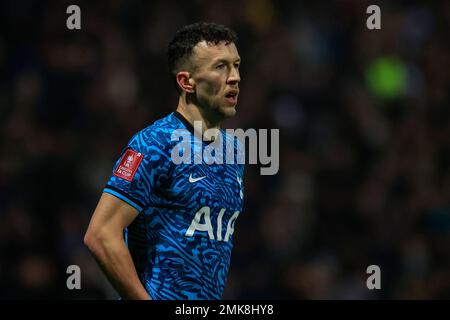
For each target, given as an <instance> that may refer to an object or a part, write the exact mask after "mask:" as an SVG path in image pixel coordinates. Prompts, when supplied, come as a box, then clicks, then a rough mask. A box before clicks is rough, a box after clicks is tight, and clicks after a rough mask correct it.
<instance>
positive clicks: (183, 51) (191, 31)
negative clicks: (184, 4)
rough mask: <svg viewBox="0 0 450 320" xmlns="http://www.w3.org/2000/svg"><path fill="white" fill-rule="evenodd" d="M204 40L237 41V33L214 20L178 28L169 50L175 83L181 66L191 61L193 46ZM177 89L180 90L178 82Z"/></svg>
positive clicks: (209, 41) (171, 70)
mask: <svg viewBox="0 0 450 320" xmlns="http://www.w3.org/2000/svg"><path fill="white" fill-rule="evenodd" d="M202 41H206V42H208V43H213V44H215V45H216V44H218V43H220V42H225V43H226V44H229V43H232V42H234V43H235V42H236V41H237V35H236V33H235V32H234V31H233V30H231V29H229V28H228V27H226V26H224V25H221V24H217V23H213V22H198V23H193V24H190V25H187V26H184V27H183V28H181V29H180V30H178V31H177V32H176V33H175V35H174V36H173V38H172V40H171V41H170V43H169V48H168V51H167V59H168V62H169V68H170V72H171V73H172V77H173V79H174V80H175V83H176V74H177V72H179V68H180V67H181V66H182V65H183V64H185V63H186V62H188V61H189V58H190V57H191V55H192V50H193V48H194V47H195V46H196V45H197V43H199V42H202ZM177 89H178V90H179V88H178V84H177Z"/></svg>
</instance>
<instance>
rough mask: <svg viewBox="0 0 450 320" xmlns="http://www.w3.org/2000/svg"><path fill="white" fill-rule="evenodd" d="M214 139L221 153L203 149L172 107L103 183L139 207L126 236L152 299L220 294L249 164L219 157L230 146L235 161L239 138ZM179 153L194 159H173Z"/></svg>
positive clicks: (135, 141)
mask: <svg viewBox="0 0 450 320" xmlns="http://www.w3.org/2000/svg"><path fill="white" fill-rule="evenodd" d="M183 139H185V140H183ZM181 141H188V142H189V143H184V144H181V143H180V142H181ZM214 143H215V145H216V146H217V144H216V143H221V144H222V146H223V148H224V149H223V150H224V151H223V154H221V152H205V151H207V150H209V151H211V145H212V144H208V143H206V142H204V141H202V140H201V138H198V137H197V136H196V135H194V128H193V127H192V125H191V124H190V123H189V122H188V121H187V120H186V119H184V118H183V116H182V115H181V114H179V113H177V112H173V113H171V114H169V115H168V116H166V117H164V118H162V119H160V120H158V121H156V122H155V123H153V124H152V125H151V126H149V127H147V128H145V129H143V130H141V131H140V132H138V133H137V134H135V135H134V136H133V138H132V139H131V140H130V141H129V143H128V145H127V146H126V148H124V150H123V152H122V156H121V157H120V159H119V160H118V161H117V163H116V165H115V167H114V171H113V174H112V176H111V178H110V179H109V181H108V183H107V184H106V186H105V188H104V192H107V193H109V194H112V195H114V196H116V197H118V198H120V199H121V200H123V201H125V202H127V203H128V204H130V205H131V206H133V207H134V208H136V209H137V210H138V211H139V214H138V216H137V217H136V219H135V220H134V221H133V222H132V224H131V225H130V226H129V227H128V228H127V229H126V230H125V240H126V242H127V245H128V248H129V250H130V252H131V255H132V258H133V261H134V263H135V266H136V269H137V272H138V275H139V278H140V280H141V282H142V283H143V285H144V287H145V288H146V290H147V292H148V293H149V294H150V296H151V297H152V298H153V299H220V298H221V297H222V293H223V290H224V287H225V284H226V281H227V274H228V270H229V266H230V258H231V250H232V247H233V244H232V240H233V232H234V223H235V221H236V219H237V217H238V215H239V214H240V212H241V211H242V205H243V170H244V165H243V164H236V161H235V163H234V164H230V163H228V162H227V164H221V163H220V160H219V161H215V162H216V163H214V161H213V160H217V159H219V157H222V158H223V162H225V158H226V157H225V155H224V153H225V150H227V149H225V146H226V144H228V145H230V143H231V148H230V149H231V150H232V151H231V152H233V153H234V155H235V159H237V154H238V152H241V151H240V150H241V148H240V145H239V141H237V139H236V138H235V137H233V136H232V135H229V134H226V133H225V132H224V131H223V130H221V131H220V139H218V140H216V142H214ZM180 146H182V147H180ZM174 148H175V149H174ZM208 148H209V149H208ZM174 150H176V152H177V154H179V155H184V156H188V157H189V158H190V160H191V161H184V162H183V163H180V164H177V163H175V162H174V161H173V156H172V154H173V152H174ZM202 152H203V153H202ZM202 154H203V157H202ZM185 159H186V158H185ZM217 162H219V163H217Z"/></svg>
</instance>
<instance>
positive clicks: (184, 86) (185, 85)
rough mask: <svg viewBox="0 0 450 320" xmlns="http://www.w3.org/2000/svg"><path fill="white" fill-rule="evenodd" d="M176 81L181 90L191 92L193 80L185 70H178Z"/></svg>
mask: <svg viewBox="0 0 450 320" xmlns="http://www.w3.org/2000/svg"><path fill="white" fill-rule="evenodd" d="M176 79H177V83H178V85H179V86H180V88H181V90H183V91H184V92H186V93H193V92H194V87H195V81H194V79H192V78H191V75H190V74H189V72H187V71H180V72H178V73H177V75H176Z"/></svg>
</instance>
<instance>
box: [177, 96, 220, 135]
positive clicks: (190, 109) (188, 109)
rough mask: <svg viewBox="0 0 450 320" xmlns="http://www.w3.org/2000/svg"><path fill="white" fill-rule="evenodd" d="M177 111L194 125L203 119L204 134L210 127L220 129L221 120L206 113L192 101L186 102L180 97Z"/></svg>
mask: <svg viewBox="0 0 450 320" xmlns="http://www.w3.org/2000/svg"><path fill="white" fill-rule="evenodd" d="M177 112H179V113H180V114H181V115H182V116H183V117H184V118H186V120H187V121H189V123H190V124H192V126H194V122H195V121H201V123H202V134H203V133H204V132H205V131H206V130H208V129H219V128H220V122H221V121H220V120H218V119H213V117H212V116H209V117H208V115H207V114H205V112H202V111H201V109H200V108H199V107H198V106H196V105H195V104H192V103H186V101H185V100H184V99H183V98H182V97H180V99H179V100H178V106H177Z"/></svg>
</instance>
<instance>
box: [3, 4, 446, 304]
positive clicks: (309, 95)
mask: <svg viewBox="0 0 450 320" xmlns="http://www.w3.org/2000/svg"><path fill="white" fill-rule="evenodd" d="M377 2H378V5H379V6H380V8H381V30H368V29H367V27H366V20H367V18H368V16H369V15H368V14H367V13H366V8H367V6H368V5H370V4H372V3H369V2H367V1H359V0H339V1H337V0H336V1H327V2H321V1H320V2H319V1H287V0H282V1H275V0H244V1H226V0H220V1H216V0H214V1H200V0H195V1H183V2H181V1H143V0H142V1H137V0H135V1H130V0H128V1H125V0H114V1H95V2H94V1H77V2H76V4H78V5H79V6H80V8H81V27H82V29H81V30H68V29H67V28H66V19H67V17H68V14H66V8H67V6H68V5H70V4H74V3H72V2H68V1H36V0H34V1H33V0H27V1H25V0H17V1H6V2H1V4H0V148H1V153H0V298H2V299H11V298H39V299H46V298H63V299H115V298H117V294H116V293H115V291H114V290H113V289H112V288H111V286H110V285H109V284H108V282H107V281H106V279H105V277H104V276H103V274H102V273H101V271H100V269H99V267H98V266H97V264H96V262H95V261H94V259H93V258H92V256H91V255H90V254H89V252H88V250H87V249H86V248H85V246H84V245H83V243H82V242H83V241H82V240H83V236H84V232H85V230H86V228H87V225H88V222H89V219H90V217H91V214H92V212H93V210H94V209H95V205H96V203H97V201H98V199H99V197H100V195H101V191H102V189H103V186H104V184H105V183H106V181H107V179H108V177H109V176H110V174H111V172H112V169H113V165H114V163H115V161H116V160H117V158H118V156H119V155H120V151H121V150H122V148H123V147H124V146H125V145H126V143H127V141H128V140H129V139H130V138H131V136H132V135H133V133H135V132H136V131H138V130H140V129H142V128H144V127H146V126H148V125H149V124H151V123H152V122H153V121H155V120H156V119H158V118H161V117H163V116H165V115H166V114H167V113H169V112H171V111H173V110H174V109H175V107H176V104H177V101H178V98H177V92H176V90H175V88H174V86H173V84H172V81H171V79H170V75H169V72H168V67H167V63H166V48H167V44H168V42H169V40H170V38H171V36H172V35H173V33H174V32H175V31H176V30H177V29H178V28H180V27H181V26H183V25H185V24H188V23H192V22H197V21H214V22H218V23H222V24H225V25H228V26H230V27H232V28H233V29H234V30H235V31H236V32H237V33H238V36H239V41H238V44H237V45H238V49H239V53H240V55H241V57H242V65H241V77H242V82H241V84H240V88H241V94H240V98H239V104H238V113H237V116H236V117H235V118H233V119H230V120H227V122H226V127H229V128H243V129H247V128H256V129H258V128H267V129H270V128H278V129H280V171H279V173H278V174H277V175H274V176H261V175H260V174H259V167H258V166H257V165H249V166H247V168H246V174H245V209H244V212H243V214H241V215H240V217H239V219H238V221H237V224H236V230H235V235H234V245H235V248H234V251H233V256H232V262H231V268H230V275H229V281H228V285H227V287H226V290H225V293H224V298H225V299H439V298H447V299H448V298H450V172H449V163H450V125H449V123H450V122H449V121H450V41H449V40H450V39H449V32H448V30H450V2H448V1H443V0H442V1H433V2H425V1H399V2H397V3H396V4H393V3H391V2H387V1H377ZM69 265H78V266H80V268H81V272H82V282H81V290H72V291H70V290H68V289H67V288H66V279H67V276H68V275H67V274H66V268H67V267H68V266H69ZM370 265H377V266H379V267H380V270H381V286H382V288H381V290H368V289H367V287H366V279H367V278H368V276H369V275H368V274H367V273H366V270H367V267H368V266H370Z"/></svg>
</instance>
